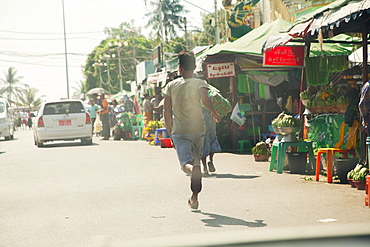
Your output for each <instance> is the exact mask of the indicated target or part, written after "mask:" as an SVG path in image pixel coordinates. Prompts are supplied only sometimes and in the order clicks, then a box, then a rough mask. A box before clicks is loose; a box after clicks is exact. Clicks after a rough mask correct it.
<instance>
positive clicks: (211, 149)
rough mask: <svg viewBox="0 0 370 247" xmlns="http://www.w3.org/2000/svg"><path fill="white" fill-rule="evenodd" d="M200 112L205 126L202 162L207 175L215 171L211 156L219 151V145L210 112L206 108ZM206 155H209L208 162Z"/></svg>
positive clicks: (214, 123)
mask: <svg viewBox="0 0 370 247" xmlns="http://www.w3.org/2000/svg"><path fill="white" fill-rule="evenodd" d="M202 113H203V117H204V124H205V126H206V133H205V135H204V144H203V155H202V164H203V172H204V174H207V175H209V172H215V171H216V168H215V166H214V164H213V156H214V154H215V153H217V152H221V146H220V144H219V142H218V140H217V135H216V122H215V121H213V119H212V116H211V112H210V111H209V110H208V109H206V108H203V109H202ZM207 157H209V162H208V164H207ZM207 165H208V167H207Z"/></svg>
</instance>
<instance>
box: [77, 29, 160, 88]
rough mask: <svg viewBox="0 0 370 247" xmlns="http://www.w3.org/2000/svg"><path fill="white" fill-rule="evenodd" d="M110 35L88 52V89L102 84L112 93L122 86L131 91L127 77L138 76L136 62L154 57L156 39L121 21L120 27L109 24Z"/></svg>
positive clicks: (131, 79)
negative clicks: (153, 39)
mask: <svg viewBox="0 0 370 247" xmlns="http://www.w3.org/2000/svg"><path fill="white" fill-rule="evenodd" d="M105 32H106V34H107V35H108V37H107V39H105V40H102V41H101V42H100V44H99V45H98V46H96V47H95V49H94V50H93V51H92V52H91V53H90V54H89V55H88V59H87V60H86V64H85V68H84V75H85V77H86V90H89V89H91V88H94V87H103V88H105V89H106V90H107V91H109V92H110V93H111V94H115V93H117V92H119V91H120V81H122V82H123V89H124V90H128V91H130V89H131V88H130V85H129V84H127V83H125V82H126V81H134V80H135V69H136V65H137V64H138V63H140V62H142V61H150V60H151V59H152V51H153V48H154V42H153V41H151V40H149V39H147V38H145V37H144V36H142V35H141V34H140V33H139V32H138V31H137V30H135V29H132V28H130V27H129V24H128V23H122V24H121V25H120V26H119V28H107V29H106V30H105Z"/></svg>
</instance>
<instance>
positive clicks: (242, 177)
mask: <svg viewBox="0 0 370 247" xmlns="http://www.w3.org/2000/svg"><path fill="white" fill-rule="evenodd" d="M258 177H260V176H251V175H235V174H230V173H227V174H212V175H203V178H232V179H252V178H258Z"/></svg>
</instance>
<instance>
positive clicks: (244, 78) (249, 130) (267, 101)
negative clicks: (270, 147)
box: [203, 19, 351, 149]
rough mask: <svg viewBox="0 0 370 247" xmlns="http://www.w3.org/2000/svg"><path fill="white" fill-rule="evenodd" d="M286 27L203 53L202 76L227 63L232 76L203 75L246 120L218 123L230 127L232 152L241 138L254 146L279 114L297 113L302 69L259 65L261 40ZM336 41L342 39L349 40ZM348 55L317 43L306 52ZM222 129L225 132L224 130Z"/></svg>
mask: <svg viewBox="0 0 370 247" xmlns="http://www.w3.org/2000/svg"><path fill="white" fill-rule="evenodd" d="M290 25H291V23H289V22H286V21H284V20H280V19H279V20H276V21H274V22H273V23H266V24H264V25H262V26H261V27H259V28H257V29H255V30H252V31H251V32H249V33H248V34H246V35H244V36H243V37H241V38H239V39H238V40H236V41H235V42H232V43H230V42H229V43H225V44H222V45H216V46H215V47H213V48H211V49H209V50H208V51H206V52H205V53H204V54H203V55H204V61H203V63H204V69H203V71H204V73H206V72H207V69H209V68H212V66H213V67H216V68H217V69H220V70H222V66H221V65H228V64H230V65H231V66H234V67H235V69H234V71H235V74H232V73H231V74H228V73H229V71H227V70H226V69H225V70H222V71H220V72H219V73H213V74H208V75H207V74H204V77H205V78H207V79H208V80H209V82H210V83H211V84H214V85H215V86H216V87H220V88H224V89H225V91H223V90H221V91H222V92H223V93H225V95H226V96H228V97H229V99H230V102H232V105H233V107H235V105H236V104H237V103H238V105H239V107H240V108H241V111H242V112H243V114H244V115H245V117H246V122H245V124H243V126H238V125H235V123H234V122H231V121H229V120H228V119H225V120H224V121H223V122H222V124H229V126H231V129H230V130H229V132H228V135H227V136H228V137H229V138H230V137H232V138H230V139H231V140H229V143H231V148H232V149H236V147H237V142H238V141H239V140H241V139H250V140H251V141H252V142H254V143H256V142H257V141H259V140H261V139H263V138H265V137H267V136H269V135H270V129H269V125H270V124H271V120H272V119H273V118H275V117H276V116H277V115H278V114H279V113H280V112H281V111H286V112H288V113H290V114H294V115H295V114H299V99H300V97H299V93H300V84H301V76H302V75H301V72H302V66H287V65H280V66H269V67H268V66H264V64H263V54H262V47H263V44H264V43H265V41H266V40H267V39H268V37H270V36H273V35H277V34H278V33H279V30H282V29H284V28H288V27H289V26H290ZM337 39H342V40H345V39H349V37H348V36H342V37H339V38H338V37H337ZM350 53H351V48H350V46H349V45H342V44H340V45H336V46H333V45H330V44H324V45H323V49H322V50H321V49H320V46H319V45H318V44H317V45H314V46H313V47H312V49H311V50H310V55H311V56H316V57H317V56H321V55H322V54H324V55H326V56H327V55H340V56H343V55H348V54H350ZM302 59H303V57H302ZM217 65H218V66H217ZM231 75H232V76H231ZM222 130H223V131H222V133H225V131H224V130H225V128H222Z"/></svg>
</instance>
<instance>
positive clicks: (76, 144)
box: [40, 142, 99, 148]
mask: <svg viewBox="0 0 370 247" xmlns="http://www.w3.org/2000/svg"><path fill="white" fill-rule="evenodd" d="M98 145H99V144H97V143H93V144H91V145H85V144H82V143H81V142H50V143H46V144H44V145H43V146H42V147H40V148H59V147H79V146H98Z"/></svg>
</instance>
